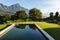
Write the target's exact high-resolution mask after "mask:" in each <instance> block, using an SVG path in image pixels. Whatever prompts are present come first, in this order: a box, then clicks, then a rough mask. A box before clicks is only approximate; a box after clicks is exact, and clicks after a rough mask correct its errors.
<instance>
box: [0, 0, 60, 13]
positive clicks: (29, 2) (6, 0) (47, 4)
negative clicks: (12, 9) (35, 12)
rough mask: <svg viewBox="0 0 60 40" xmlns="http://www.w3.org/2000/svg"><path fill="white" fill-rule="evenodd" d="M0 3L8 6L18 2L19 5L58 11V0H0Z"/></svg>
mask: <svg viewBox="0 0 60 40" xmlns="http://www.w3.org/2000/svg"><path fill="white" fill-rule="evenodd" d="M0 3H2V4H4V5H7V6H10V5H13V4H16V3H19V4H20V6H22V7H24V8H27V9H32V8H38V9H40V10H41V11H42V12H43V13H44V12H54V13H55V12H56V11H58V12H60V0H0Z"/></svg>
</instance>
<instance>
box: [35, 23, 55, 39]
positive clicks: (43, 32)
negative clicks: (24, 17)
mask: <svg viewBox="0 0 60 40" xmlns="http://www.w3.org/2000/svg"><path fill="white" fill-rule="evenodd" d="M35 25H36V27H37V28H38V29H39V30H40V31H41V33H42V34H44V36H45V37H46V38H47V39H48V40H55V39H54V38H53V37H52V36H50V35H49V34H48V33H47V32H46V31H44V30H43V29H42V28H41V27H40V26H38V25H37V24H35Z"/></svg>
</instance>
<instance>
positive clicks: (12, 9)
mask: <svg viewBox="0 0 60 40" xmlns="http://www.w3.org/2000/svg"><path fill="white" fill-rule="evenodd" d="M20 10H25V11H26V13H27V14H28V12H29V10H28V9H26V8H24V7H21V6H20V5H19V4H18V3H17V4H14V5H11V6H6V5H3V4H1V3H0V13H2V14H6V13H10V14H14V13H16V11H20Z"/></svg>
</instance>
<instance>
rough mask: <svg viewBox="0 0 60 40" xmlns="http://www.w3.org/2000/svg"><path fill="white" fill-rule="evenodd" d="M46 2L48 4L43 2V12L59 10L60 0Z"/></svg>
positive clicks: (47, 0)
mask: <svg viewBox="0 0 60 40" xmlns="http://www.w3.org/2000/svg"><path fill="white" fill-rule="evenodd" d="M46 3H47V4H48V5H46V4H45V5H46V6H47V7H46V8H45V9H43V10H44V11H45V12H46V11H47V12H51V11H52V12H56V11H58V12H60V0H46ZM49 5H50V6H49Z"/></svg>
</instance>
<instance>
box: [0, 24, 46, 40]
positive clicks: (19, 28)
mask: <svg viewBox="0 0 60 40" xmlns="http://www.w3.org/2000/svg"><path fill="white" fill-rule="evenodd" d="M0 40H46V38H45V37H44V36H43V35H42V34H41V32H40V31H39V30H38V29H37V28H36V26H35V25H34V24H29V25H28V24H25V25H24V24H20V25H16V26H15V27H14V28H12V29H11V30H10V31H9V32H8V33H7V34H5V35H4V36H3V37H1V38H0Z"/></svg>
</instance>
